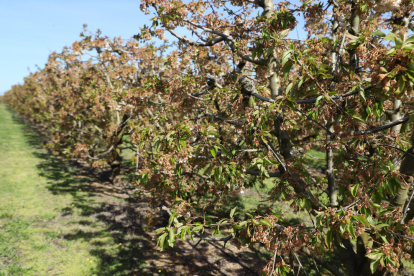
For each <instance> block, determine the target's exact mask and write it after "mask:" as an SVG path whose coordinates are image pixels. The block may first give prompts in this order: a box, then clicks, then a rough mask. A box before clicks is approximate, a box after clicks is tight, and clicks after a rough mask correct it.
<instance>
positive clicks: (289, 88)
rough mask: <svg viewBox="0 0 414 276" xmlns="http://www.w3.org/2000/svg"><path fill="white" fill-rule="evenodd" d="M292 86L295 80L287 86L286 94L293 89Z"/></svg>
mask: <svg viewBox="0 0 414 276" xmlns="http://www.w3.org/2000/svg"><path fill="white" fill-rule="evenodd" d="M292 87H293V82H292V83H291V84H289V85H288V87H287V88H286V95H287V94H289V91H290V90H291V89H292Z"/></svg>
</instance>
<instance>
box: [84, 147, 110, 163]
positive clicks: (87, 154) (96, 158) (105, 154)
mask: <svg viewBox="0 0 414 276" xmlns="http://www.w3.org/2000/svg"><path fill="white" fill-rule="evenodd" d="M113 148H114V146H113V145H112V146H111V147H110V148H109V150H108V151H107V152H105V153H104V154H103V155H101V156H100V157H92V156H90V155H89V153H86V156H87V157H88V158H90V159H92V160H99V159H102V158H104V157H105V156H107V155H108V154H109V153H110V152H111V151H112V149H113Z"/></svg>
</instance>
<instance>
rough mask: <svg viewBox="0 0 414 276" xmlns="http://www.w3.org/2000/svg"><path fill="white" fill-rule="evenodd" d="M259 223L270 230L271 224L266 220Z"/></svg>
mask: <svg viewBox="0 0 414 276" xmlns="http://www.w3.org/2000/svg"><path fill="white" fill-rule="evenodd" d="M259 222H260V224H261V225H264V226H267V227H270V228H272V224H271V223H270V221H268V220H267V219H261V220H260V221H259Z"/></svg>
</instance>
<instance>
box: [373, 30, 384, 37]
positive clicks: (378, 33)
mask: <svg viewBox="0 0 414 276" xmlns="http://www.w3.org/2000/svg"><path fill="white" fill-rule="evenodd" d="M371 35H372V36H379V37H385V34H384V33H383V32H381V31H375V32H373V33H372V34H371Z"/></svg>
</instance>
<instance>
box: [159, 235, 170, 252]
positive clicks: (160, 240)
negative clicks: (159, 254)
mask: <svg viewBox="0 0 414 276" xmlns="http://www.w3.org/2000/svg"><path fill="white" fill-rule="evenodd" d="M167 235H168V233H164V234H162V235H161V236H160V237H159V238H158V242H157V246H159V247H161V251H163V250H164V249H165V247H166V246H165V238H166V237H167Z"/></svg>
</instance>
